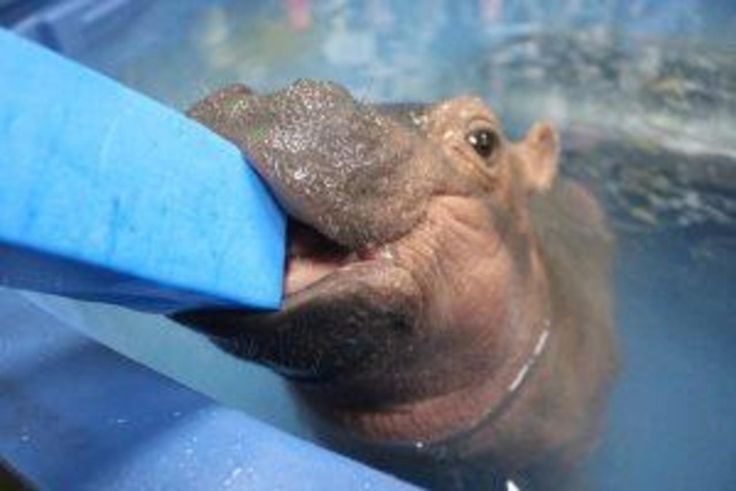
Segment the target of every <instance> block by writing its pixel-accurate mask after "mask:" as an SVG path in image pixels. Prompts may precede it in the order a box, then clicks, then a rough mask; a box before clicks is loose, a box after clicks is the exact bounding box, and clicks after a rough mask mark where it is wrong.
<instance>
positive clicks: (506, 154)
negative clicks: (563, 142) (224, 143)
mask: <svg viewBox="0 0 736 491" xmlns="http://www.w3.org/2000/svg"><path fill="white" fill-rule="evenodd" d="M189 114H190V115H191V117H193V118H195V119H197V120H199V121H200V122H202V123H203V124H205V125H207V126H209V127H210V128H212V129H213V130H214V131H216V132H218V133H219V134H221V135H223V136H224V137H226V138H228V139H229V140H231V141H233V142H234V143H235V144H236V145H238V146H239V147H240V148H241V149H242V150H243V151H244V152H246V153H247V154H248V156H249V157H250V158H251V160H252V162H253V164H254V165H255V167H256V170H257V171H258V173H259V174H260V175H261V176H262V177H263V179H264V180H265V181H266V183H267V185H268V186H269V187H270V189H271V190H272V192H273V194H274V195H275V197H276V198H277V200H278V201H279V202H280V203H281V205H282V206H283V207H284V208H285V210H286V211H287V213H288V215H289V217H290V222H289V247H288V251H289V252H288V258H287V265H286V280H285V287H284V288H285V301H284V303H283V306H282V308H281V309H280V310H279V311H277V312H254V311H246V310H237V309H222V308H217V309H214V308H213V309H204V310H197V311H189V312H181V313H178V314H177V315H176V316H175V319H176V320H177V321H179V322H181V323H184V324H186V325H189V326H191V327H194V328H195V329H198V330H201V331H203V332H205V333H207V334H208V335H209V336H211V337H212V338H214V339H215V340H216V341H217V343H218V344H219V345H220V346H222V347H223V348H225V349H226V350H228V351H230V352H231V353H234V354H235V355H237V356H239V357H241V358H244V359H248V360H253V361H255V362H258V363H261V364H264V365H266V366H268V367H271V368H272V369H274V370H276V371H277V372H279V373H281V374H282V375H284V376H285V377H287V378H288V379H289V380H290V381H292V382H294V384H293V385H294V387H295V388H296V391H297V393H298V394H299V395H300V396H301V397H303V398H304V400H306V401H307V403H308V404H307V405H308V406H309V407H310V408H311V409H312V412H313V414H316V415H318V416H319V419H320V420H322V421H326V422H328V426H329V427H331V428H335V429H337V430H339V431H336V432H334V433H335V434H339V435H342V436H345V438H348V437H349V438H355V439H357V440H360V441H363V442H378V443H390V444H402V443H416V442H428V444H429V443H431V442H442V441H448V439H453V438H456V437H457V436H458V435H462V434H464V433H465V432H468V431H472V429H473V428H475V427H477V426H478V425H479V424H480V423H481V422H482V421H484V420H486V419H487V418H489V416H490V415H491V414H493V413H495V412H497V411H499V410H500V409H501V408H502V406H504V405H508V402H509V401H508V399H509V397H510V395H512V394H514V393H516V392H517V391H519V390H521V389H522V388H523V387H522V386H523V385H524V380H525V379H526V378H528V377H530V372H531V371H532V368H533V366H532V365H534V364H535V363H534V362H535V361H536V357H538V356H539V355H540V354H541V353H542V352H543V351H544V350H545V345H546V344H547V337H548V336H550V332H551V330H553V326H554V323H555V319H554V317H555V315H556V314H555V312H554V306H553V305H552V296H551V292H550V278H549V276H550V275H549V273H548V271H547V269H546V267H545V256H544V254H543V252H542V249H541V248H540V245H539V234H537V233H536V232H535V222H534V219H533V217H532V213H531V211H530V210H531V208H532V206H531V204H530V203H531V202H532V201H533V200H534V199H535V196H542V195H544V194H545V193H547V192H548V191H549V190H550V189H551V188H552V186H553V183H554V181H555V178H556V174H557V159H558V151H559V143H558V137H557V134H556V132H555V130H554V129H553V128H552V126H550V125H549V124H547V123H539V124H536V125H535V126H534V127H533V128H532V129H531V130H530V131H529V132H528V134H527V135H526V137H525V138H524V139H523V140H521V141H518V142H513V141H510V140H509V139H508V137H507V136H506V135H505V134H504V130H503V128H502V126H501V124H500V122H499V120H498V117H497V116H496V115H495V114H494V112H493V111H492V110H491V109H490V108H489V107H488V106H487V105H486V104H485V103H484V102H483V101H482V100H481V99H479V98H475V97H467V96H463V97H457V98H453V99H449V100H445V101H442V102H439V103H436V104H432V105H418V104H414V105H370V104H364V103H362V102H361V101H358V100H355V99H354V98H352V97H351V95H350V94H349V93H348V92H347V91H346V90H345V89H343V88H341V87H340V86H338V85H335V84H333V83H328V82H315V81H299V82H296V83H295V84H293V85H291V86H288V87H286V88H284V89H282V90H279V91H277V92H274V93H272V94H267V95H259V94H256V93H254V92H252V91H251V90H249V89H247V88H246V87H244V86H230V87H227V88H225V89H223V90H220V91H218V92H216V93H214V94H213V95H211V96H209V97H207V98H206V99H204V100H203V101H201V102H199V103H198V104H196V105H195V106H194V107H193V108H192V109H191V110H190V112H189ZM552 335H553V334H552ZM346 435H347V436H346ZM499 438H500V439H512V437H511V436H508V435H506V436H503V437H500V436H499V437H498V438H497V439H499Z"/></svg>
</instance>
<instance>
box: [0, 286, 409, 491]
mask: <svg viewBox="0 0 736 491" xmlns="http://www.w3.org/2000/svg"><path fill="white" fill-rule="evenodd" d="M14 296H15V297H19V295H17V294H14ZM0 382H1V386H2V389H3V390H0V461H5V462H7V463H8V464H9V465H10V466H11V467H12V468H13V469H15V470H16V471H17V472H18V473H19V474H20V475H21V476H23V477H24V478H25V479H26V480H27V481H28V482H30V483H31V484H32V485H33V486H34V488H37V489H39V490H65V491H80V490H95V491H97V490H117V491H139V490H169V489H170V490H178V491H199V490H225V489H227V490H249V491H272V490H277V489H281V490H284V491H289V490H298V491H308V490H315V491H320V490H326V489H335V490H369V489H371V490H382V491H410V490H414V489H416V488H415V487H413V486H411V485H409V484H405V483H403V482H401V481H399V480H398V479H396V478H393V477H391V476H388V475H385V474H382V473H380V472H378V471H376V470H373V469H370V468H368V467H366V466H365V465H362V464H359V463H357V462H355V461H353V460H350V459H348V458H345V457H342V456H340V455H337V454H335V453H332V452H330V451H328V450H325V449H322V448H319V447H317V446H315V445H313V444H311V443H308V442H306V441H304V440H301V439H298V438H296V437H293V436H290V435H288V434H286V433H284V432H282V431H280V430H277V429H275V428H273V427H270V426H267V425H265V424H263V423H260V422H258V421H256V420H255V419H253V418H251V417H250V416H248V415H246V414H243V413H241V412H239V411H236V410H234V409H232V408H227V407H224V406H222V405H221V404H218V403H216V402H214V401H212V400H210V399H208V398H206V397H204V396H203V395H201V394H198V393H196V392H194V391H192V390H190V389H188V388H186V387H184V386H182V385H179V384H178V383H176V382H174V381H172V380H170V379H167V378H165V377H163V376H161V375H159V374H158V373H156V372H154V371H152V370H150V369H148V368H146V367H144V366H142V365H139V364H137V363H134V362H132V361H130V360H129V359H126V358H124V357H122V356H120V355H119V354H117V353H115V352H114V351H111V350H109V349H107V348H105V347H103V346H102V345H100V344H97V343H96V342H94V341H92V340H90V339H89V338H86V337H84V336H82V335H80V334H79V333H78V332H76V331H75V330H73V329H71V328H67V327H66V326H63V325H61V324H60V323H58V322H55V321H54V319H52V318H51V317H49V316H46V315H42V314H40V313H39V312H38V311H37V310H34V309H33V308H32V306H30V305H29V304H28V303H27V302H24V301H23V300H18V299H14V298H13V296H9V295H8V294H7V293H6V294H5V295H3V292H2V289H0ZM274 410H278V408H277V407H274Z"/></svg>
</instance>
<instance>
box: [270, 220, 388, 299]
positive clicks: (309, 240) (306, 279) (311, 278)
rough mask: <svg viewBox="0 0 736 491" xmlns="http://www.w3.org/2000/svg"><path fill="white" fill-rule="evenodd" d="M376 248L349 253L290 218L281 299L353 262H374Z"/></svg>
mask: <svg viewBox="0 0 736 491" xmlns="http://www.w3.org/2000/svg"><path fill="white" fill-rule="evenodd" d="M375 257H376V248H369V247H364V248H360V249H357V250H351V249H349V248H347V247H345V246H343V245H341V244H339V243H337V242H336V241H334V240H332V239H331V238H329V237H327V236H326V235H324V234H322V233H320V232H318V231H317V230H316V229H314V228H313V227H311V226H309V225H307V224H305V223H303V222H300V221H298V220H296V219H294V218H292V217H289V219H288V223H287V254H286V266H285V274H284V296H285V297H287V298H288V297H290V296H292V295H294V294H296V293H299V292H302V291H305V290H307V289H309V288H310V287H311V286H313V285H315V284H316V283H319V282H320V281H322V280H323V279H325V278H327V277H328V276H330V275H332V274H333V273H335V272H336V271H339V270H343V269H345V268H348V267H350V266H351V265H354V264H356V263H365V262H368V261H371V260H374V259H375Z"/></svg>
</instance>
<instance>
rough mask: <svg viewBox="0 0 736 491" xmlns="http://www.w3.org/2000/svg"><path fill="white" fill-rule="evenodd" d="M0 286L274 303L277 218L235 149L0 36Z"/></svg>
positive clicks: (281, 244)
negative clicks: (0, 252) (0, 135)
mask: <svg viewBox="0 0 736 491" xmlns="http://www.w3.org/2000/svg"><path fill="white" fill-rule="evenodd" d="M0 73H2V74H3V75H2V77H0V134H2V135H3V138H2V139H0V251H2V252H3V254H0V284H3V285H6V286H10V287H15V288H24V289H31V290H37V291H43V292H46V293H54V294H60V295H67V296H71V297H74V298H82V299H85V300H95V301H104V302H109V303H116V304H119V305H123V306H126V307H131V308H136V309H139V310H146V311H154V312H170V311H173V310H181V309H187V308H196V307H201V306H207V305H247V306H251V307H259V308H275V307H278V305H279V304H280V301H281V295H282V282H283V261H284V253H285V251H284V248H285V219H284V216H283V213H282V211H281V210H280V208H279V207H278V205H277V204H276V203H275V201H274V200H273V199H272V197H271V195H270V193H269V192H268V190H267V189H266V188H265V186H264V185H263V184H262V182H261V180H260V179H259V178H258V176H257V175H256V174H255V172H254V171H252V169H251V168H250V166H249V165H246V164H245V163H244V158H243V156H242V154H241V153H240V151H239V150H238V149H237V148H236V147H234V146H233V145H231V144H230V143H229V142H226V141H225V140H223V139H222V138H220V137H219V136H217V135H215V134H214V133H212V132H211V131H209V130H208V129H207V128H204V127H203V126H201V125H199V124H198V123H196V122H194V121H192V120H189V119H188V118H186V117H185V116H183V115H182V114H180V113H177V112H175V111H173V110H171V109H169V108H166V107H164V106H162V105H160V104H159V103H157V102H155V101H153V100H151V99H148V98H147V97H145V96H142V95H140V94H138V93H135V92H133V91H131V90H129V89H127V88H125V87H123V86H121V85H119V84H118V83H116V82H114V81H112V80H110V79H108V78H106V77H104V76H102V75H99V74H97V73H95V72H93V71H91V70H89V69H87V68H85V67H83V66H81V65H78V64H76V63H74V62H72V61H69V60H66V59H64V58H62V57H60V56H58V55H56V54H54V53H52V52H50V51H47V50H46V49H44V48H41V47H39V46H36V45H34V44H32V43H30V42H28V41H25V40H22V39H20V38H18V37H17V36H15V35H13V34H11V33H9V32H7V31H3V30H0Z"/></svg>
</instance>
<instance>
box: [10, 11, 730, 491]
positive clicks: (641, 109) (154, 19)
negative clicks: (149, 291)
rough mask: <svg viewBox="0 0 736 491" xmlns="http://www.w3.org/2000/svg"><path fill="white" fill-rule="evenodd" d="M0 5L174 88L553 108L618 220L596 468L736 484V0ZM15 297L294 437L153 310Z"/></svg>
mask: <svg viewBox="0 0 736 491" xmlns="http://www.w3.org/2000/svg"><path fill="white" fill-rule="evenodd" d="M0 19H2V23H3V24H4V25H5V26H6V27H10V28H11V29H14V30H16V31H17V32H20V33H21V34H23V35H25V36H27V37H29V38H32V39H35V40H37V41H39V42H41V43H43V44H46V45H47V46H49V47H51V48H53V49H55V50H57V51H60V52H62V53H64V54H65V55H67V56H70V57H72V58H74V59H76V60H78V61H80V62H82V63H84V64H86V65H88V66H91V67H93V68H95V69H97V70H100V71H102V72H104V73H106V74H108V75H110V76H112V77H113V78H115V79H117V80H120V81H122V82H124V83H125V84H127V85H129V86H131V87H133V88H135V89H137V90H139V91H141V92H143V93H146V94H148V95H150V96H152V97H154V98H156V99H158V100H160V101H162V102H164V103H165V104H167V105H171V106H174V107H177V108H180V109H185V108H186V107H187V106H188V105H190V104H191V103H193V102H194V101H196V100H197V99H199V98H201V97H203V96H205V95H206V94H207V93H209V92H210V91H212V90H214V89H216V88H218V87H220V86H223V85H226V84H229V83H233V82H242V83H245V84H246V85H249V86H251V87H253V88H255V89H256V90H260V91H270V90H273V89H276V88H277V87H280V86H282V85H285V84H288V83H290V82H291V81H293V80H294V79H297V78H318V79H330V80H334V81H336V82H338V83H340V84H342V85H345V86H346V87H348V88H349V89H350V90H351V91H352V93H353V94H354V95H355V96H356V97H357V98H360V99H365V100H371V101H417V102H421V101H432V100H436V99H438V98H441V97H445V96H451V95H456V94H459V93H468V92H470V93H476V94H479V95H480V96H482V97H483V98H485V99H486V100H487V101H488V102H489V103H490V104H491V105H492V106H493V107H494V108H495V109H496V111H497V112H498V113H499V114H500V115H501V117H502V120H503V121H504V123H505V124H506V127H507V129H508V131H509V133H510V134H511V135H513V136H520V135H521V134H522V133H523V131H525V129H526V128H527V127H528V125H529V124H530V123H531V122H532V121H534V120H537V119H543V118H547V119H550V120H552V121H554V122H555V123H556V124H557V126H558V128H559V129H560V131H561V133H562V139H563V145H564V155H563V161H562V166H563V173H564V174H566V175H568V176H570V177H573V178H576V179H578V180H579V181H582V182H583V183H584V184H585V185H586V186H587V187H588V188H589V189H591V190H592V191H593V192H594V193H595V194H596V195H597V196H598V198H599V199H600V200H601V201H602V202H603V203H604V205H605V207H606V210H607V212H608V214H609V216H610V219H611V223H612V227H613V228H614V231H615V232H616V235H617V237H618V258H617V265H616V301H617V324H618V327H619V331H620V336H621V344H622V352H623V356H622V358H623V369H622V374H621V379H620V382H619V384H618V386H617V389H616V393H615V397H614V402H613V406H612V411H611V415H610V418H609V425H608V429H607V431H606V434H605V435H604V438H603V439H602V442H601V446H600V449H599V450H598V451H597V452H596V454H595V455H594V456H593V458H592V459H591V461H590V462H589V464H588V465H587V468H586V469H587V471H586V472H588V473H589V474H590V476H591V479H592V482H593V483H594V486H595V487H594V489H601V490H620V489H670V490H679V489H682V490H691V489H719V490H720V489H736V422H734V419H733V415H734V414H736V377H734V374H735V373H736V320H735V319H736V300H735V298H736V295H735V294H736V138H735V135H736V34H734V33H736V2H733V1H731V0H710V1H706V0H632V1H626V2H624V1H612V0H596V1H593V0H546V1H543V0H468V1H451V0H428V1H424V2H399V1H393V2H392V1H388V0H365V1H347V0H321V1H316V0H315V1H309V0H284V1H276V0H274V1H265V0H264V1H256V0H251V1H235V0H232V1H226V0H210V1H202V0H179V1H166V0H158V1H137V0H127V1H126V0H110V1H89V0H74V1H67V2H54V1H36V2H34V1H14V0H0ZM4 295H6V296H8V295H12V296H15V297H17V295H18V294H15V293H9V292H5V293H4ZM15 297H14V298H15ZM21 304H22V305H24V307H23V308H29V309H30V308H31V307H30V306H33V308H34V309H36V311H37V312H38V315H44V316H45V315H52V316H54V317H55V318H56V319H58V320H59V321H60V322H64V323H67V324H70V325H73V326H74V327H76V328H78V329H81V330H83V331H84V332H86V333H88V334H90V335H92V336H93V337H95V338H97V339H99V340H101V341H102V342H103V343H105V344H107V345H109V346H112V347H113V348H114V349H116V350H118V351H121V352H123V353H125V354H126V355H128V356H130V357H132V358H133V359H136V360H138V361H140V362H142V363H145V364H147V365H149V366H151V367H154V368H155V369H157V370H159V371H161V372H162V373H165V374H167V375H170V376H172V377H174V378H176V379H177V380H180V381H182V382H183V383H185V384H187V385H189V386H190V387H194V388H196V389H198V390H200V391H202V392H204V393H206V394H208V395H211V396H213V397H215V398H217V399H218V400H220V401H223V402H225V403H227V404H229V405H233V406H236V407H240V408H243V409H244V410H245V411H247V412H249V413H250V414H253V415H255V416H256V417H259V418H261V419H263V420H265V421H267V422H269V423H272V424H275V425H277V426H279V427H281V428H284V429H286V430H288V431H290V432H292V433H295V434H298V435H300V436H304V437H307V438H309V437H310V435H309V431H308V429H306V428H304V427H303V426H302V425H301V424H300V423H299V421H298V418H297V417H296V413H295V410H294V408H293V407H292V405H291V402H290V400H289V399H288V395H287V394H286V392H285V390H284V389H283V386H282V385H281V382H280V381H279V380H278V379H276V378H275V377H273V376H272V375H270V374H268V373H266V372H265V371H262V370H260V369H258V368H255V367H251V366H247V365H243V364H242V363H239V362H237V361H235V360H232V359H230V358H228V357H226V356H225V355H224V354H222V353H220V352H219V351H217V350H215V349H213V348H212V347H211V346H210V345H209V343H207V342H206V341H205V340H203V339H201V338H199V337H198V336H196V335H194V334H192V333H188V332H183V331H182V330H180V329H174V328H172V326H171V325H170V324H168V322H166V321H163V320H161V319H159V318H156V317H153V316H147V315H143V314H137V313H131V312H126V311H122V310H120V309H116V308H113V307H103V306H97V305H89V304H83V303H79V302H73V301H69V300H62V299H57V298H51V297H44V296H40V295H25V296H24V298H23V299H22V300H21V299H18V298H15V300H13V301H6V302H5V306H6V308H7V309H12V308H13V305H16V306H17V305H21ZM215 374H216V376H214V375H215ZM274 407H276V408H278V409H277V410H274Z"/></svg>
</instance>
